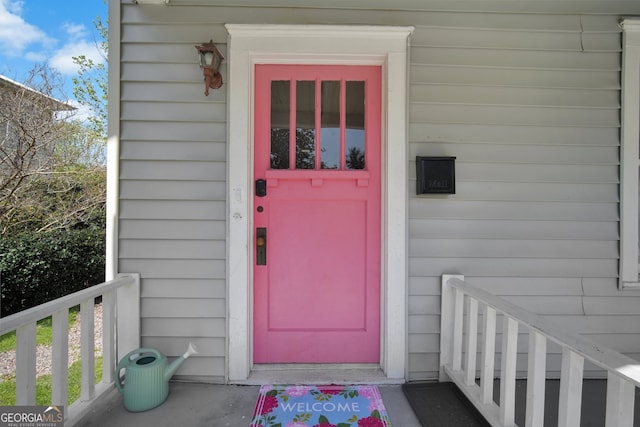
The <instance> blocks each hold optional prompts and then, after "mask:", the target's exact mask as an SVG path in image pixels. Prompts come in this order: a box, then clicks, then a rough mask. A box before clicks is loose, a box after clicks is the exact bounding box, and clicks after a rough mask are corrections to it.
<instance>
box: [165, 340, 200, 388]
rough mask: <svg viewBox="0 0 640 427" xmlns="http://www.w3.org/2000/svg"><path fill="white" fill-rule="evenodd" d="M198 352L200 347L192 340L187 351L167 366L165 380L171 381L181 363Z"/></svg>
mask: <svg viewBox="0 0 640 427" xmlns="http://www.w3.org/2000/svg"><path fill="white" fill-rule="evenodd" d="M197 353H198V347H196V345H195V344H194V343H191V342H190V343H189V348H187V351H185V352H184V354H183V355H182V356H180V357H178V358H177V359H176V360H174V361H173V362H171V365H169V366H168V367H167V371H166V372H165V373H164V379H165V381H169V380H170V379H171V377H172V376H173V374H175V373H176V371H177V370H178V368H179V367H180V365H182V362H184V361H185V360H187V358H188V357H189V356H192V355H194V354H197Z"/></svg>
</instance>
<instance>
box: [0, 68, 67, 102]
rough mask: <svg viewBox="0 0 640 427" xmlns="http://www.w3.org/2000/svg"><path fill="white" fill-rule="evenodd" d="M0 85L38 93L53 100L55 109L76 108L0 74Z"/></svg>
mask: <svg viewBox="0 0 640 427" xmlns="http://www.w3.org/2000/svg"><path fill="white" fill-rule="evenodd" d="M0 86H5V87H13V88H15V89H22V90H28V91H30V92H32V93H34V94H37V95H40V96H42V97H43V98H47V99H50V100H51V101H53V105H55V106H57V108H56V109H55V110H56V111H71V110H75V109H76V108H75V107H73V106H71V105H69V104H67V103H65V102H62V101H60V100H58V99H55V98H52V97H50V96H48V95H45V94H43V93H42V92H38V91H37V90H35V89H32V88H30V87H29V86H26V85H23V84H22V83H18V82H16V81H15V80H11V79H10V78H8V77H6V76H3V75H1V74H0Z"/></svg>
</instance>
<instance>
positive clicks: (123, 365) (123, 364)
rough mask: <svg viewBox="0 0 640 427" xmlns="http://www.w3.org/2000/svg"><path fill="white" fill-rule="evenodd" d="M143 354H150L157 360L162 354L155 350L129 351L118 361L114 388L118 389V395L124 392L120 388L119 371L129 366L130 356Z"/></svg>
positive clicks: (139, 349)
mask: <svg viewBox="0 0 640 427" xmlns="http://www.w3.org/2000/svg"><path fill="white" fill-rule="evenodd" d="M145 353H151V354H153V355H154V356H156V357H157V358H158V359H160V358H162V354H161V353H160V351H158V350H156V349H155V348H137V349H135V350H131V351H130V352H129V353H127V355H126V356H124V357H123V358H122V359H120V362H118V366H117V367H116V387H117V388H118V390H120V393H123V392H124V389H123V388H122V380H121V378H120V371H121V370H123V369H124V368H126V367H127V366H128V365H129V364H131V356H133V355H134V354H140V355H142V354H145Z"/></svg>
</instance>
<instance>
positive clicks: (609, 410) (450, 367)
mask: <svg viewBox="0 0 640 427" xmlns="http://www.w3.org/2000/svg"><path fill="white" fill-rule="evenodd" d="M479 311H480V313H481V316H479ZM498 314H501V315H502V317H503V328H502V346H501V349H498V350H497V352H498V353H499V354H500V360H501V363H500V365H501V366H500V370H499V374H498V378H499V380H500V399H499V403H498V404H496V403H495V402H494V401H493V384H494V379H495V377H496V375H495V374H494V372H495V370H494V367H495V362H494V361H495V355H496V349H495V343H496V316H497V315H498ZM480 318H481V319H482V324H481V326H480V331H479V327H478V323H479V320H478V319H480ZM519 326H523V327H525V329H527V330H528V331H529V343H528V347H527V348H528V350H527V351H528V370H527V394H526V396H527V398H526V412H525V414H526V415H525V423H526V424H525V425H526V427H542V426H543V422H544V409H545V406H544V402H545V380H546V356H547V350H546V348H547V342H548V341H551V342H554V343H556V344H558V345H559V346H560V347H561V348H562V362H561V363H562V365H561V373H560V394H559V405H558V408H559V409H558V427H579V426H580V411H581V400H582V381H583V367H584V361H585V360H588V361H590V362H591V363H593V364H595V365H596V366H598V367H599V368H602V369H603V370H605V371H606V372H607V398H606V424H605V426H606V427H632V426H633V421H634V413H633V412H634V396H635V391H636V387H640V362H638V361H635V360H633V359H631V358H628V357H626V356H624V355H622V354H620V353H617V352H615V351H613V350H610V349H607V348H603V347H601V346H599V345H596V344H594V343H592V342H591V341H589V340H587V339H586V338H584V337H581V336H579V335H577V334H573V333H570V332H567V331H565V330H563V328H562V327H560V326H558V325H556V324H554V323H552V322H549V321H548V320H546V319H543V318H541V317H539V316H537V315H535V314H532V313H529V312H527V311H526V310H523V309H522V308H519V307H518V306H516V305H514V304H511V303H509V302H507V301H505V300H503V299H502V298H499V297H496V296H495V295H492V294H490V293H488V292H485V291H483V290H481V289H478V288H476V287H473V286H471V285H469V284H467V283H466V282H465V281H464V277H463V276H456V275H445V276H443V277H442V318H441V335H440V367H441V369H440V381H453V382H454V383H455V384H456V385H457V386H458V387H459V388H460V390H462V391H463V392H464V393H465V395H466V396H467V398H468V399H469V400H470V401H471V402H472V403H473V404H474V406H475V407H476V408H477V409H478V410H479V411H480V413H482V415H483V416H484V417H485V418H486V419H487V421H488V422H489V423H490V424H491V425H493V426H505V427H511V426H515V425H516V424H515V391H516V358H517V341H518V328H519ZM479 339H480V341H481V345H480V351H479V356H480V361H479V369H478V367H477V362H478V361H477V359H476V357H477V354H478V340H479ZM478 372H479V379H480V381H479V384H478V383H477V382H476V379H477V378H478Z"/></svg>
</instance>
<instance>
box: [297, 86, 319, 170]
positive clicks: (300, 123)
mask: <svg viewBox="0 0 640 427" xmlns="http://www.w3.org/2000/svg"><path fill="white" fill-rule="evenodd" d="M315 110H316V82H315V81H299V82H296V169H314V168H315V166H316V114H315Z"/></svg>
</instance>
